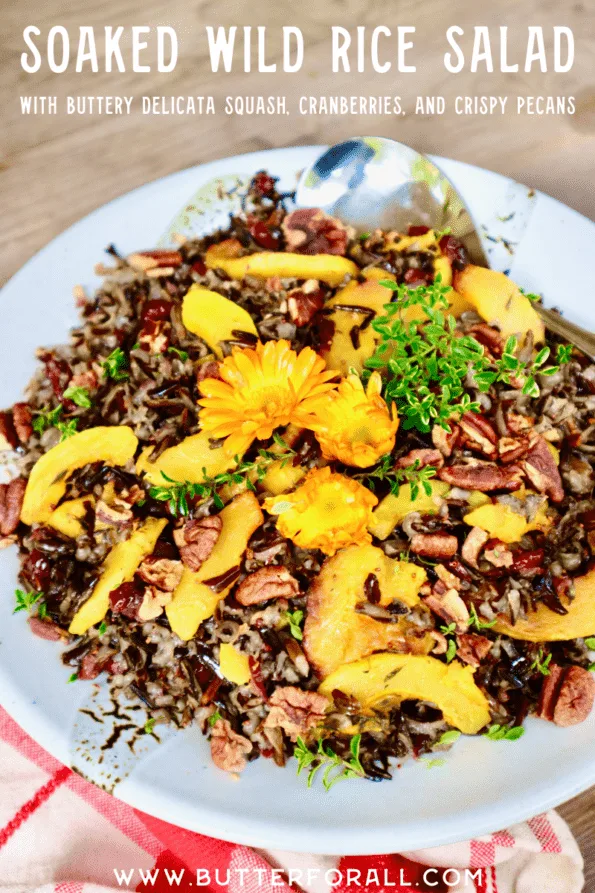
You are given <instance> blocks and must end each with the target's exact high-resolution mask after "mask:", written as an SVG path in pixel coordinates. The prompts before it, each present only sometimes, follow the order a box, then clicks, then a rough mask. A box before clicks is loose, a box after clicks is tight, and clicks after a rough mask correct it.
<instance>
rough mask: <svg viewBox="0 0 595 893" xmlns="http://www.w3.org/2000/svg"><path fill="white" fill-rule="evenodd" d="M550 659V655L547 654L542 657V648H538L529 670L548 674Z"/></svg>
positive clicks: (544, 674)
mask: <svg viewBox="0 0 595 893" xmlns="http://www.w3.org/2000/svg"><path fill="white" fill-rule="evenodd" d="M551 659H552V655H551V654H548V655H547V657H544V654H543V648H540V649H539V653H538V655H537V657H536V658H535V660H534V661H533V663H532V664H531V667H530V669H531V670H539V672H540V673H541V675H542V676H549V675H550V671H549V664H550V661H551Z"/></svg>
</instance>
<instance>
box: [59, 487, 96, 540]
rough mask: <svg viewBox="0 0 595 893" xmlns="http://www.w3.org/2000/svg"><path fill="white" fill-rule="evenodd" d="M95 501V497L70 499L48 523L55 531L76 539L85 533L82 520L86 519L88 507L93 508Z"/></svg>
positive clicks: (60, 506)
mask: <svg viewBox="0 0 595 893" xmlns="http://www.w3.org/2000/svg"><path fill="white" fill-rule="evenodd" d="M94 504H95V499H94V497H93V496H79V497H78V499H69V500H68V501H67V502H63V503H62V505H59V506H58V508H57V509H54V511H53V512H52V513H51V515H50V516H49V518H48V520H47V523H48V524H49V526H50V527H53V528H54V530H57V531H58V532H59V533H62V534H64V536H69V537H71V539H73V540H74V539H76V538H77V536H80V535H81V533H82V532H83V525H82V524H81V519H82V518H84V517H85V514H86V512H87V507H88V506H93V505H94Z"/></svg>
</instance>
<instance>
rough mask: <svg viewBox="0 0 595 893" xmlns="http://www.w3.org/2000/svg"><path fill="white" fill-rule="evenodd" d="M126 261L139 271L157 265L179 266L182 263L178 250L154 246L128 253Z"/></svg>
mask: <svg viewBox="0 0 595 893" xmlns="http://www.w3.org/2000/svg"><path fill="white" fill-rule="evenodd" d="M126 263H127V264H128V265H129V266H130V267H132V269H133V270H138V272H139V273H146V272H147V270H154V269H156V268H157V267H179V266H180V265H181V263H182V255H181V254H180V252H179V251H168V250H167V249H159V248H155V249H153V250H152V251H136V252H135V253H134V254H129V255H128V257H127V258H126Z"/></svg>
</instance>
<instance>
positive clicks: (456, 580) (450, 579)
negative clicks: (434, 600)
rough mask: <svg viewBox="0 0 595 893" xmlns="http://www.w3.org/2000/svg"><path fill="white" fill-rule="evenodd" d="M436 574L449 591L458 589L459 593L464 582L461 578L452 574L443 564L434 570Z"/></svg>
mask: <svg viewBox="0 0 595 893" xmlns="http://www.w3.org/2000/svg"><path fill="white" fill-rule="evenodd" d="M434 573H435V574H436V576H437V577H438V579H439V580H441V581H442V582H443V583H444V585H445V586H446V588H447V589H456V590H457V591H458V590H459V589H460V588H461V584H462V582H463V581H462V580H461V578H460V577H457V576H456V575H455V574H452V573H451V572H450V571H449V570H448V568H446V567H444V565H443V564H437V565H436V567H435V568H434Z"/></svg>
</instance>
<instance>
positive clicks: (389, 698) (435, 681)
mask: <svg viewBox="0 0 595 893" xmlns="http://www.w3.org/2000/svg"><path fill="white" fill-rule="evenodd" d="M319 691H320V692H321V694H324V695H327V696H328V697H332V694H333V692H334V691H340V692H342V693H343V694H345V695H348V696H349V697H352V698H356V699H357V700H358V701H359V703H360V704H361V706H362V708H364V710H365V709H370V710H378V711H380V712H381V711H382V710H383V709H391V708H393V707H394V706H395V705H396V704H399V703H400V702H401V701H404V700H411V699H415V700H420V701H429V702H431V703H432V704H436V706H437V707H438V708H439V709H440V710H441V711H442V714H443V716H444V719H445V720H446V722H447V723H449V724H450V725H451V726H454V727H455V728H457V729H460V730H461V732H463V733H464V734H465V735H476V734H477V733H478V732H479V731H480V729H482V728H483V727H484V726H485V725H487V723H488V722H489V721H490V711H489V709H488V702H487V699H486V697H485V695H484V694H483V692H482V691H481V689H480V688H478V687H477V685H476V684H475V681H474V679H473V669H472V668H471V667H469V666H463V664H461V663H459V662H458V661H456V660H454V661H453V662H452V663H450V664H446V663H443V662H442V661H440V660H437V659H436V658H435V657H426V656H420V655H412V654H373V655H371V656H370V657H366V658H364V659H363V660H358V661H355V662H354V663H350V664H345V665H344V666H342V667H340V668H339V669H337V670H336V671H335V672H334V673H331V675H330V676H327V678H326V679H325V680H324V682H323V683H322V685H321V686H320V689H319Z"/></svg>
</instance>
